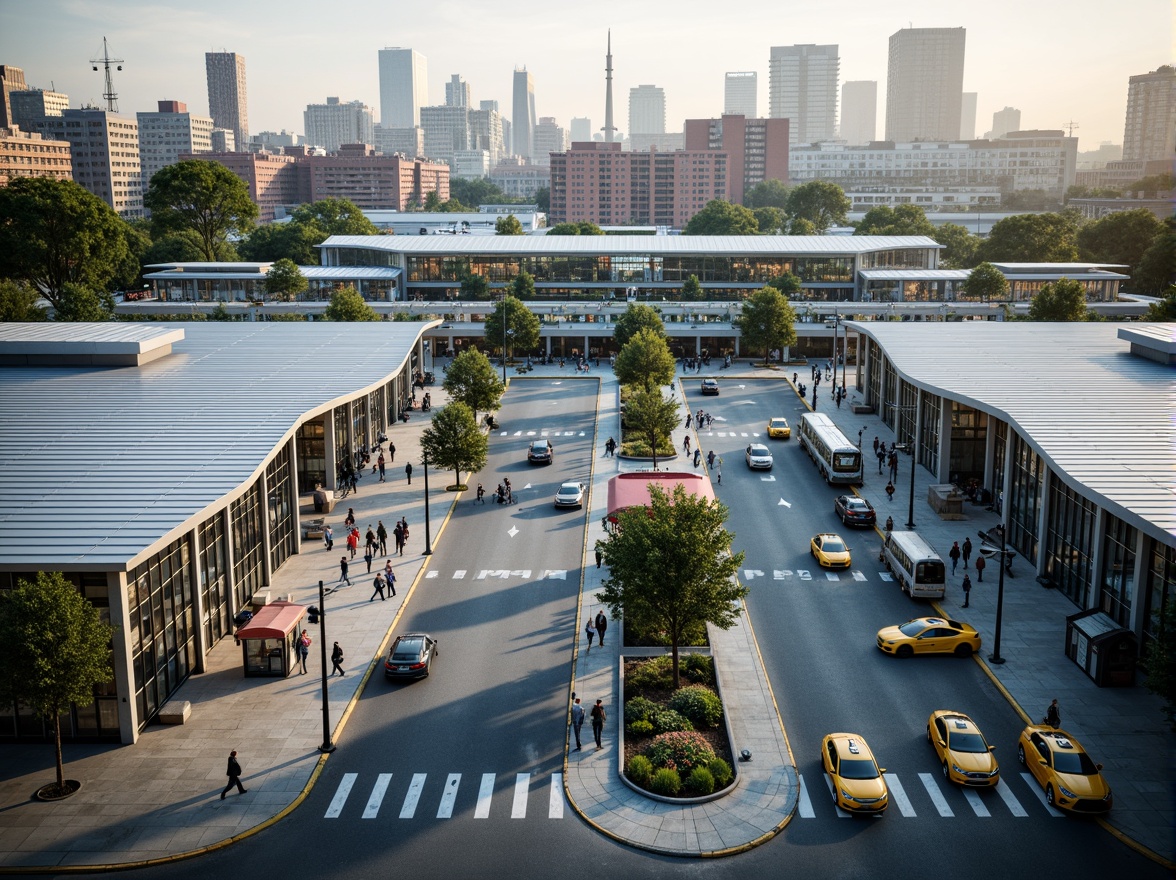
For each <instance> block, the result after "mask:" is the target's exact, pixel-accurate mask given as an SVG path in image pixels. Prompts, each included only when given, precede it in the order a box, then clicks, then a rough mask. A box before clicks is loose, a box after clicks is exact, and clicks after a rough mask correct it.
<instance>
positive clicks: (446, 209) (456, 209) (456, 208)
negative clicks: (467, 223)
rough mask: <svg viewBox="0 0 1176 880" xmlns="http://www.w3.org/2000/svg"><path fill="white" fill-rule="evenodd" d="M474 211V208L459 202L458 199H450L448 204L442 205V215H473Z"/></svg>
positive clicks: (443, 203)
mask: <svg viewBox="0 0 1176 880" xmlns="http://www.w3.org/2000/svg"><path fill="white" fill-rule="evenodd" d="M473 211H474V209H473V208H471V207H470V206H469V205H467V204H465V203H464V202H459V201H458V200H457V199H450V200H449V201H447V202H442V203H441V213H442V214H472V213H473Z"/></svg>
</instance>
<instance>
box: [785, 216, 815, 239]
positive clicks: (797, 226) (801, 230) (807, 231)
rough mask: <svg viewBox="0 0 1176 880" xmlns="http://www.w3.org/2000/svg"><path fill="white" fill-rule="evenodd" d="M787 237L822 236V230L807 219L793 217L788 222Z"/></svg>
mask: <svg viewBox="0 0 1176 880" xmlns="http://www.w3.org/2000/svg"><path fill="white" fill-rule="evenodd" d="M785 234H786V235H820V234H821V230H819V229H817V225H816V224H815V223H813V221H812V220H809V219H808V218H807V217H791V218H789V220H788V229H787V231H786V232H785Z"/></svg>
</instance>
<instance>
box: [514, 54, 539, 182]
mask: <svg viewBox="0 0 1176 880" xmlns="http://www.w3.org/2000/svg"><path fill="white" fill-rule="evenodd" d="M511 117H512V118H511V120H510V122H511V125H512V127H513V133H514V142H513V144H512V149H513V150H514V154H515V155H516V156H522V157H523V158H524V159H530V158H531V157H532V156H533V155H534V153H535V81H534V80H533V79H531V74H530V73H528V72H527V68H525V67H523V68H518V67H516V68H515V72H514V107H513V109H512V110H511Z"/></svg>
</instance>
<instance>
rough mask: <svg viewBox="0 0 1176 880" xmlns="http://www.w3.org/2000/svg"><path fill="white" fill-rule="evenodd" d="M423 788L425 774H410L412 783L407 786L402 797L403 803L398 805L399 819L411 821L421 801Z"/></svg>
mask: <svg viewBox="0 0 1176 880" xmlns="http://www.w3.org/2000/svg"><path fill="white" fill-rule="evenodd" d="M424 787H425V774H424V773H414V774H412V782H410V783H409V784H408V792H407V793H406V794H405V795H404V803H403V804H401V805H400V818H401V819H411V818H412V817H413V815H415V814H416V808H417V803H418V802H419V801H420V799H421V791H423V790H424Z"/></svg>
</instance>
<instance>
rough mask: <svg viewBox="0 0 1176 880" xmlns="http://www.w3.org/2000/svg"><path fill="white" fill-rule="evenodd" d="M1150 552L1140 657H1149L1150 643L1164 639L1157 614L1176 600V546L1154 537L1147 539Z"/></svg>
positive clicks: (1144, 594) (1144, 596) (1144, 592)
mask: <svg viewBox="0 0 1176 880" xmlns="http://www.w3.org/2000/svg"><path fill="white" fill-rule="evenodd" d="M1147 540H1148V543H1149V544H1150V545H1151V552H1150V553H1149V554H1148V566H1147V583H1146V584H1145V587H1144V591H1143V644H1142V645H1141V646H1140V647H1141V648H1142V650H1141V652H1140V655H1139V656H1141V657H1144V656H1147V655H1146V653H1145V652H1146V651H1147V650H1148V646H1149V644H1150V643H1151V642H1154V641H1155V640H1156V639H1159V638H1161V637H1162V636H1163V630H1162V628H1161V627H1160V621H1159V620H1158V619H1157V617H1156V612H1158V611H1160V609H1162V608H1164V607H1165V606H1166V605H1167V604H1168V603H1169V602H1173V601H1176V597H1174V596H1173V589H1174V588H1176V547H1173V546H1172V545H1171V544H1163V543H1161V542H1160V541H1157V540H1155V539H1154V538H1148V539H1147Z"/></svg>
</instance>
